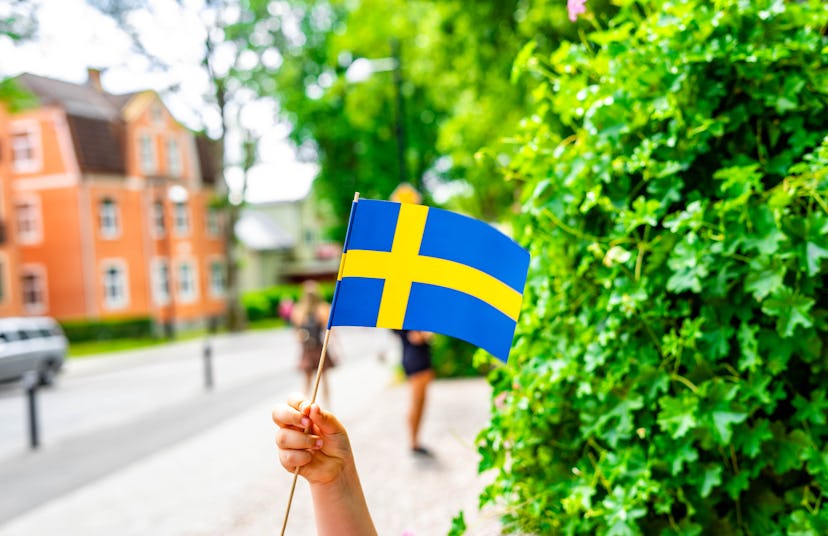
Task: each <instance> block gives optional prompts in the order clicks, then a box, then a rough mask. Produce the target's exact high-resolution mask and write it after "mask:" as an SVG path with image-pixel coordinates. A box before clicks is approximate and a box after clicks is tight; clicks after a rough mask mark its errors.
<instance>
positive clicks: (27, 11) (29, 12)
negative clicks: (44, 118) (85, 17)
mask: <svg viewBox="0 0 828 536" xmlns="http://www.w3.org/2000/svg"><path fill="white" fill-rule="evenodd" d="M36 35H37V8H36V6H34V5H32V4H31V3H30V2H27V1H26V0H11V1H10V2H8V4H7V5H5V6H4V7H3V10H0V39H10V40H11V41H13V42H20V41H26V40H28V39H32V38H33V37H35V36H36ZM0 103H2V104H3V105H4V106H6V107H7V108H8V109H10V110H12V111H14V110H17V109H19V108H21V107H26V106H29V105H31V104H33V101H32V98H31V95H29V94H28V93H26V92H25V91H24V90H23V89H22V88H21V87H20V86H18V85H17V84H16V83H15V82H14V80H13V79H5V80H3V79H0Z"/></svg>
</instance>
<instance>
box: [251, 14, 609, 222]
mask: <svg viewBox="0 0 828 536" xmlns="http://www.w3.org/2000/svg"><path fill="white" fill-rule="evenodd" d="M251 4H252V10H253V12H255V13H256V14H257V17H258V18H259V21H260V22H261V23H262V24H263V25H267V26H268V28H269V30H268V32H263V34H265V35H269V38H268V39H264V40H262V41H260V42H259V45H258V47H259V51H260V53H262V54H263V53H264V51H266V50H268V49H273V48H275V49H277V50H278V51H279V53H280V55H281V64H280V65H279V66H278V68H273V67H271V66H267V65H263V66H262V69H261V72H260V73H259V75H258V76H257V77H255V78H254V79H253V83H255V84H256V85H257V87H258V90H259V91H260V92H262V93H267V92H275V93H277V94H278V96H279V99H280V102H281V107H282V112H283V114H284V116H285V118H286V119H287V120H288V122H290V123H291V124H292V125H293V131H292V133H291V137H292V139H293V141H294V142H295V143H296V144H297V145H298V146H299V147H301V148H305V150H306V152H307V154H308V157H309V158H311V159H313V160H315V161H317V162H318V163H319V165H320V172H319V176H318V178H317V180H316V181H315V182H314V188H315V189H316V192H317V193H318V194H319V196H320V198H321V199H324V200H326V201H328V202H329V203H330V204H331V205H332V207H333V210H334V211H335V212H336V216H337V217H338V220H339V221H340V222H342V223H341V225H340V227H339V228H338V229H337V230H335V232H334V234H335V235H336V236H337V237H339V238H341V237H342V235H343V232H344V228H345V222H346V221H347V215H348V210H349V208H350V201H351V199H352V197H353V194H354V192H355V191H359V192H360V193H361V195H362V196H364V197H373V198H381V199H382V198H387V197H388V196H389V194H391V192H392V191H393V190H394V188H395V187H396V186H397V185H398V184H399V173H398V169H399V162H398V158H397V147H398V137H397V132H396V128H397V127H398V126H402V127H403V130H404V133H405V139H404V145H405V152H404V167H405V169H406V171H407V173H406V177H407V180H408V181H409V182H411V183H414V184H416V185H417V186H419V187H421V189H422V190H423V193H425V194H426V198H427V200H429V199H428V194H429V193H430V189H432V188H434V187H435V186H437V185H440V184H444V183H446V182H453V183H455V184H457V185H460V186H461V188H459V190H460V191H461V192H463V193H462V194H461V195H458V196H457V198H456V200H455V205H454V206H453V207H452V208H457V209H462V210H463V211H465V212H467V213H469V214H471V215H474V216H477V217H481V218H484V219H487V220H490V221H491V220H497V219H500V218H501V217H503V215H504V213H506V212H508V210H509V209H510V208H512V206H513V204H514V203H515V201H516V199H517V195H516V192H518V191H519V188H520V184H519V181H515V180H511V179H512V178H517V176H514V175H508V174H507V175H502V174H500V173H497V170H498V168H499V167H501V166H503V165H504V164H505V163H507V161H508V156H507V155H508V154H509V153H510V152H511V142H512V141H513V138H512V134H513V133H515V132H516V131H517V128H518V124H519V122H520V120H521V118H522V117H523V116H524V115H525V113H526V108H525V101H526V96H527V94H528V91H527V84H525V83H524V82H523V81H518V82H517V83H514V82H513V81H511V80H510V73H511V69H512V63H513V61H514V57H515V56H516V55H517V53H518V52H519V50H520V48H521V47H522V46H523V43H525V42H526V41H527V39H529V38H536V39H537V40H538V42H539V43H541V44H542V45H543V46H550V45H552V44H557V43H559V42H560V40H561V39H562V38H563V37H567V36H568V37H571V38H574V37H576V36H577V34H576V32H575V29H574V28H573V27H572V25H570V24H569V23H568V21H566V16H565V5H564V4H563V3H561V2H559V1H557V0H554V1H553V0H546V1H543V2H528V1H526V0H505V1H499V2H463V1H460V0H450V1H439V2H437V1H433V0H418V1H403V0H360V1H358V2H350V1H349V2H345V1H344V0H327V1H324V0H293V1H291V2H288V3H281V4H280V3H273V2H266V1H264V0H252V1H251ZM530 5H531V6H535V7H533V8H532V9H530V8H529V6H530ZM598 5H599V6H602V5H604V4H603V3H601V2H598ZM274 17H278V18H277V19H274ZM564 22H566V24H563V23H564ZM394 44H397V45H398V48H399V59H400V66H401V68H400V71H401V73H400V74H401V78H402V83H401V93H402V96H403V103H404V107H403V108H404V114H403V117H402V119H401V125H400V124H399V123H398V120H397V117H396V113H397V95H396V88H397V87H398V86H395V81H394V73H393V72H387V71H386V72H375V73H374V74H373V75H372V76H370V77H368V78H367V79H365V80H362V81H359V82H349V81H348V80H347V79H346V76H345V75H346V72H347V70H348V67H350V66H351V64H352V62H354V61H356V60H359V59H362V58H366V59H371V60H376V59H383V58H390V57H393V56H394V54H395V51H394ZM429 201H431V200H429Z"/></svg>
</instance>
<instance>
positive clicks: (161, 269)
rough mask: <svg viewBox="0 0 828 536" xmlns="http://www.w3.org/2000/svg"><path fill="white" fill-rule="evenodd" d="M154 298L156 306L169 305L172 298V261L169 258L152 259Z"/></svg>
mask: <svg viewBox="0 0 828 536" xmlns="http://www.w3.org/2000/svg"><path fill="white" fill-rule="evenodd" d="M150 269H151V270H152V298H153V300H154V301H155V303H156V305H167V304H169V303H170V301H171V298H172V278H171V274H170V260H169V259H168V258H167V257H155V258H154V259H152V267H151V268H150Z"/></svg>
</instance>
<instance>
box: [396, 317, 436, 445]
mask: <svg viewBox="0 0 828 536" xmlns="http://www.w3.org/2000/svg"><path fill="white" fill-rule="evenodd" d="M397 333H398V334H399V336H400V339H401V340H402V366H403V370H404V371H405V377H406V378H407V379H408V383H409V385H410V386H411V402H410V405H409V411H408V432H409V439H410V441H411V452H413V453H414V454H417V455H421V456H431V452H430V451H429V450H428V449H427V448H425V447H424V446H422V445H421V444H420V442H419V433H420V423H421V422H422V419H423V412H424V410H425V402H426V393H427V392H428V384H429V383H431V381H432V380H433V379H434V369H433V368H432V367H431V339H432V337H433V336H434V334H433V333H431V332H428V331H413V330H402V331H398V332H397Z"/></svg>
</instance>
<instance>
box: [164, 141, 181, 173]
mask: <svg viewBox="0 0 828 536" xmlns="http://www.w3.org/2000/svg"><path fill="white" fill-rule="evenodd" d="M167 172H168V173H169V174H170V175H172V176H174V177H178V176H179V175H181V151H180V150H179V148H178V140H176V139H175V138H169V139H167Z"/></svg>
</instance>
